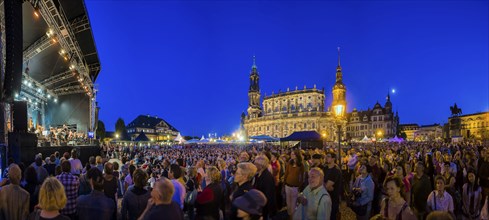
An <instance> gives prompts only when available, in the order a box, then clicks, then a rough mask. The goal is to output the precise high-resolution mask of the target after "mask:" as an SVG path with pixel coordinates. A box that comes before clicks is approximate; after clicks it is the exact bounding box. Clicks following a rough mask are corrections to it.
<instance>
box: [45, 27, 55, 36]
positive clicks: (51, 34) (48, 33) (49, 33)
mask: <svg viewBox="0 0 489 220" xmlns="http://www.w3.org/2000/svg"><path fill="white" fill-rule="evenodd" d="M46 35H48V37H51V36H54V31H53V29H49V30H48V32H46Z"/></svg>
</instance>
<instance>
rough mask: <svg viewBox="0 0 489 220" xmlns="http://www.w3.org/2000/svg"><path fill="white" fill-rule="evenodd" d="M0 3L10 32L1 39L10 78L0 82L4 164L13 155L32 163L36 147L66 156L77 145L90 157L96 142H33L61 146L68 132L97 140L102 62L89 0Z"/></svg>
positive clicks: (84, 157)
mask: <svg viewBox="0 0 489 220" xmlns="http://www.w3.org/2000/svg"><path fill="white" fill-rule="evenodd" d="M2 3H3V4H0V23H4V24H5V25H0V28H1V31H2V33H5V37H2V39H1V41H0V43H1V45H0V48H4V50H0V57H1V56H3V57H4V59H5V62H0V65H2V66H1V67H2V68H0V70H2V71H0V72H2V76H4V77H3V78H2V82H1V83H2V84H3V85H1V86H0V88H1V89H2V91H0V94H1V95H0V126H1V127H2V129H0V161H1V162H0V164H1V166H0V169H4V168H5V161H6V160H7V158H9V157H13V158H14V159H15V161H22V162H24V163H26V164H28V163H30V162H31V161H33V160H34V158H35V155H36V154H37V153H42V156H43V157H44V158H46V157H48V156H49V155H50V154H52V153H54V152H55V151H59V152H60V154H63V153H64V152H71V149H73V148H77V149H79V150H80V154H79V157H80V159H81V160H82V162H84V163H85V162H87V161H88V157H89V156H90V155H99V154H100V152H99V148H98V147H95V146H75V147H73V146H61V147H37V144H33V143H37V140H39V142H40V143H42V144H44V143H47V142H50V143H51V144H53V143H54V144H60V143H61V144H62V143H64V142H69V141H70V137H71V139H73V140H74V139H85V140H86V139H87V138H94V137H93V134H94V133H95V130H96V128H97V127H96V125H97V121H98V112H97V111H98V106H97V96H96V94H97V88H96V86H95V81H96V79H97V76H98V74H99V72H100V68H101V65H100V60H99V57H98V52H97V48H96V46H95V40H94V38H93V33H92V27H91V25H90V19H89V16H88V12H87V9H86V7H85V1H84V0H27V1H2ZM31 134H35V135H37V137H36V138H32V137H31V136H32V135H31ZM7 136H8V138H3V137H7ZM95 138H96V137H95ZM79 143H83V142H79ZM87 143H88V142H87ZM7 145H8V146H7ZM45 145H46V144H44V146H45Z"/></svg>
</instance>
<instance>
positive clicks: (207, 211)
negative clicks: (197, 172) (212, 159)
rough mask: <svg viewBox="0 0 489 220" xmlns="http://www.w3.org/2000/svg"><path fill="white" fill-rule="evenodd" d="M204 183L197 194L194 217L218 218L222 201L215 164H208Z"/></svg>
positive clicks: (219, 181) (219, 175)
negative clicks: (202, 188) (203, 186)
mask: <svg viewBox="0 0 489 220" xmlns="http://www.w3.org/2000/svg"><path fill="white" fill-rule="evenodd" d="M206 174H207V175H206V183H207V184H208V185H207V186H206V187H205V188H204V190H202V191H201V192H199V193H198V194H197V200H196V201H195V207H196V209H197V215H196V219H198V220H204V219H209V220H219V219H220V215H219V210H220V208H221V205H222V202H223V197H224V195H223V190H222V188H221V185H220V183H221V173H220V172H219V170H218V169H217V168H216V167H215V166H210V167H208V168H207V170H206Z"/></svg>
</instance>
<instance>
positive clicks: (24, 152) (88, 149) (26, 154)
mask: <svg viewBox="0 0 489 220" xmlns="http://www.w3.org/2000/svg"><path fill="white" fill-rule="evenodd" d="M72 149H76V150H77V152H78V159H80V160H81V162H82V164H83V166H85V164H86V163H87V162H88V158H89V157H90V156H101V150H102V148H100V147H99V146H93V145H88V146H60V147H25V148H22V149H21V153H20V159H21V161H22V162H23V163H24V164H25V165H28V164H31V163H32V162H34V159H35V157H36V154H38V153H41V154H42V159H43V160H44V159H46V157H49V156H50V155H51V154H54V152H56V151H58V152H59V154H60V156H63V153H65V152H69V153H71V150H72Z"/></svg>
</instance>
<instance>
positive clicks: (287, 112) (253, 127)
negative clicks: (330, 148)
mask: <svg viewBox="0 0 489 220" xmlns="http://www.w3.org/2000/svg"><path fill="white" fill-rule="evenodd" d="M260 100H261V92H260V75H259V72H258V68H257V66H256V64H255V58H253V65H252V67H251V73H250V87H249V90H248V109H247V114H246V113H245V112H243V114H242V115H241V125H242V128H243V129H244V131H245V133H246V135H247V136H248V137H251V136H257V135H268V136H272V137H276V138H283V137H287V136H289V135H291V134H292V133H293V132H296V131H316V132H317V133H319V134H320V135H321V136H322V137H323V139H324V140H325V141H337V138H338V129H340V132H341V134H342V135H341V136H342V137H345V136H346V139H348V140H350V139H356V140H359V139H362V138H363V137H364V136H367V137H377V136H378V135H379V134H382V137H381V138H386V137H393V136H394V135H395V134H396V132H397V126H398V124H399V117H398V115H397V113H396V114H395V115H394V114H393V112H392V103H391V101H390V97H389V95H387V101H386V103H385V105H384V107H382V106H381V105H380V104H379V103H376V104H375V105H374V108H373V109H370V108H369V109H368V110H365V111H357V110H356V109H354V110H353V112H351V113H348V114H345V117H342V118H337V117H335V113H334V112H333V111H332V110H333V107H335V106H341V107H342V108H343V109H341V110H342V111H343V112H345V110H346V107H347V102H346V86H345V84H344V83H343V73H342V68H341V63H340V53H339V48H338V65H337V67H336V82H335V84H334V86H333V89H332V103H331V107H328V108H325V103H326V95H325V91H324V89H318V88H316V85H314V87H313V88H307V87H305V86H304V88H303V89H300V88H297V87H296V88H295V89H294V90H291V89H287V90H286V91H285V92H279V93H277V94H274V93H272V95H269V96H265V97H264V98H263V102H262V103H260ZM342 139H343V138H342Z"/></svg>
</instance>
